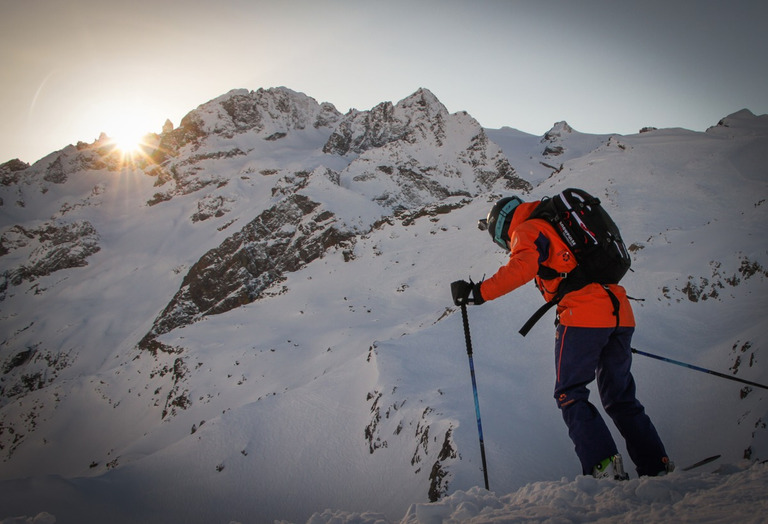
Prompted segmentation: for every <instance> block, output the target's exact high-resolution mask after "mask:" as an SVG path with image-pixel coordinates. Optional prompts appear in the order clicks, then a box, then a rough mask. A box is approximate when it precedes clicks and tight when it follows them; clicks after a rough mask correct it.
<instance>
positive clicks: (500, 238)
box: [485, 196, 523, 251]
mask: <svg viewBox="0 0 768 524" xmlns="http://www.w3.org/2000/svg"><path fill="white" fill-rule="evenodd" d="M522 203H523V200H522V199H521V198H520V197H518V196H511V197H505V198H502V199H501V200H499V201H498V202H496V203H495V204H494V205H493V207H492V208H491V211H490V212H489V213H488V218H486V219H485V223H486V227H487V228H488V233H489V234H490V235H491V238H492V239H493V241H494V242H495V243H496V244H497V245H498V246H500V247H501V248H502V249H505V250H506V251H509V244H508V242H509V224H510V223H511V222H512V215H514V213H515V209H516V208H517V206H519V205H520V204H522Z"/></svg>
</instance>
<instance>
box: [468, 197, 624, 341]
mask: <svg viewBox="0 0 768 524" xmlns="http://www.w3.org/2000/svg"><path fill="white" fill-rule="evenodd" d="M538 204H539V202H526V203H523V204H520V205H519V206H518V207H517V209H516V210H515V214H514V215H513V216H512V222H511V224H510V225H509V238H510V241H509V246H510V253H509V261H508V262H507V264H506V265H504V266H502V267H500V268H499V270H498V271H497V272H496V274H495V275H493V276H492V277H490V278H488V279H486V280H485V281H483V283H482V284H481V287H480V294H481V295H482V296H483V299H485V300H493V299H495V298H498V297H500V296H502V295H505V294H507V293H509V292H510V291H512V290H513V289H517V288H518V287H520V286H522V285H523V284H526V283H527V282H530V281H531V280H535V283H536V287H537V288H538V289H539V291H540V292H541V294H542V296H543V297H544V300H546V301H547V302H549V301H550V300H552V298H553V297H554V295H555V292H556V291H557V287H558V285H559V284H560V281H561V280H562V279H561V278H556V279H554V280H543V279H542V278H541V277H539V276H538V275H537V272H538V270H539V265H540V264H541V265H544V266H547V267H549V268H552V269H554V270H555V271H558V272H561V273H567V272H569V271H571V270H572V269H573V268H575V267H576V265H577V264H576V259H575V258H574V256H573V254H572V253H571V252H570V251H569V250H568V247H567V246H566V245H565V243H564V242H563V241H562V239H561V238H560V236H559V235H558V234H557V231H555V228H554V227H552V225H551V224H550V223H549V222H547V221H546V220H542V219H532V220H526V219H527V218H528V217H529V216H530V215H531V213H532V212H533V210H534V209H535V208H536V206H537V205H538ZM607 288H608V289H609V290H610V291H611V292H612V293H613V294H614V295H615V296H616V298H617V299H618V301H619V325H621V326H628V327H629V326H634V325H635V318H634V315H633V313H632V306H631V305H630V304H629V300H628V299H627V293H626V291H625V290H624V288H623V287H622V286H620V285H618V284H610V285H608V286H607ZM557 316H558V319H559V321H560V323H561V324H563V325H565V326H578V327H614V326H616V317H615V316H614V306H613V302H612V301H611V297H610V295H609V294H608V292H607V291H606V290H605V289H603V285H601V284H588V285H587V286H585V287H583V288H581V289H578V290H576V291H572V292H570V293H568V294H567V295H565V296H564V297H563V299H562V300H561V301H560V303H559V304H558V306H557Z"/></svg>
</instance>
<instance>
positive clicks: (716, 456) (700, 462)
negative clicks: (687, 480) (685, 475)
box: [683, 455, 721, 471]
mask: <svg viewBox="0 0 768 524" xmlns="http://www.w3.org/2000/svg"><path fill="white" fill-rule="evenodd" d="M720 456H721V455H712V456H711V457H707V458H705V459H704V460H700V461H698V462H696V463H695V464H691V465H690V466H687V467H685V468H683V471H690V470H692V469H696V468H698V467H699V466H703V465H705V464H709V463H710V462H714V461H716V460H717V459H719V458H720Z"/></svg>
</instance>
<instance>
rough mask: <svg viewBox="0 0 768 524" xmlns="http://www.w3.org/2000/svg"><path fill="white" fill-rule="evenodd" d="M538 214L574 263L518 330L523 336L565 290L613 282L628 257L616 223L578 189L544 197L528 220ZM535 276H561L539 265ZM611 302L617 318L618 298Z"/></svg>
mask: <svg viewBox="0 0 768 524" xmlns="http://www.w3.org/2000/svg"><path fill="white" fill-rule="evenodd" d="M534 218H540V219H543V220H546V221H547V222H549V223H550V224H552V226H554V228H555V230H556V231H557V233H558V234H559V235H560V238H562V240H563V242H565V244H566V245H567V246H568V249H569V250H570V251H571V252H572V253H573V255H574V256H575V257H576V262H577V263H578V266H577V267H576V268H575V269H574V270H573V271H571V272H570V273H568V275H567V276H566V277H565V278H564V279H563V281H562V282H561V283H560V287H559V288H558V290H557V293H556V294H555V297H554V298H553V299H552V300H551V301H550V302H547V303H546V304H544V306H542V307H541V308H540V309H539V310H538V311H537V312H536V313H535V314H534V315H533V316H532V317H531V318H530V320H528V322H526V324H525V326H523V328H522V329H521V330H520V334H522V335H523V336H525V335H526V334H527V333H528V331H530V329H531V328H532V327H533V325H534V324H535V323H536V322H537V321H538V320H539V319H540V318H541V317H542V316H543V315H544V313H546V312H547V311H548V310H549V309H550V308H551V307H552V306H554V305H555V304H557V303H558V302H560V300H561V299H562V298H563V296H565V294H566V293H569V292H571V291H575V290H577V289H581V288H582V287H584V286H586V285H587V284H591V283H595V282H596V283H599V284H617V283H618V282H619V281H620V280H621V278H622V277H623V276H624V275H625V274H626V273H627V271H628V270H629V268H630V266H631V263H632V259H631V258H630V256H629V251H628V250H627V246H626V245H625V244H624V241H623V240H622V238H621V233H620V232H619V228H618V227H617V226H616V223H615V222H614V221H613V219H611V217H610V215H608V212H607V211H606V210H605V209H604V208H603V207H602V206H601V205H600V199H599V198H596V197H594V196H592V195H590V194H589V193H587V192H586V191H584V190H582V189H575V188H569V189H566V190H565V191H562V192H561V193H559V194H557V195H555V196H554V197H552V198H544V199H542V201H541V203H540V204H539V205H538V206H537V207H536V209H534V210H533V213H531V216H530V217H528V220H531V219H534ZM538 274H539V277H541V278H542V279H545V280H551V279H554V278H557V277H560V276H562V275H561V274H559V273H558V272H557V271H555V270H553V269H551V268H549V267H546V266H539V273H538ZM609 295H610V296H611V300H612V301H613V302H614V306H615V309H616V310H615V311H614V313H615V314H616V317H617V322H618V300H616V297H615V296H613V294H612V293H610V292H609Z"/></svg>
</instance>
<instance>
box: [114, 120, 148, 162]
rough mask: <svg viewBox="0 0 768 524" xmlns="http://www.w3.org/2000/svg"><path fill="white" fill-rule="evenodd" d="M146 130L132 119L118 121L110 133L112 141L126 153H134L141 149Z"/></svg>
mask: <svg viewBox="0 0 768 524" xmlns="http://www.w3.org/2000/svg"><path fill="white" fill-rule="evenodd" d="M146 134H147V133H146V131H145V130H143V129H141V128H140V127H139V125H137V124H136V123H132V122H130V121H124V122H117V123H116V124H115V125H114V129H113V131H112V132H111V133H109V136H110V138H111V139H112V143H113V144H114V146H115V148H116V149H118V150H119V151H120V152H121V153H123V154H124V155H132V154H134V153H138V152H140V151H141V146H142V142H143V139H144V136H146Z"/></svg>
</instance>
